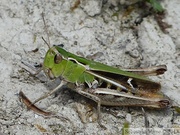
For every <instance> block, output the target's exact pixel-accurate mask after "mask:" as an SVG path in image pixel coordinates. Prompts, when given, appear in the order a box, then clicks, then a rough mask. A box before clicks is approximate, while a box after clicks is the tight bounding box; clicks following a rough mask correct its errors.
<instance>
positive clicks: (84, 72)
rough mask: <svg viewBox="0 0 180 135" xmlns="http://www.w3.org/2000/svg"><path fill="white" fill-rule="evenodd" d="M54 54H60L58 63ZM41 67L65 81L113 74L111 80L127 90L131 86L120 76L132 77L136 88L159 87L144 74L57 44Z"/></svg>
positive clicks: (151, 88) (150, 88)
mask: <svg viewBox="0 0 180 135" xmlns="http://www.w3.org/2000/svg"><path fill="white" fill-rule="evenodd" d="M56 55H60V56H61V57H62V59H61V60H60V62H58V63H55V58H56ZM43 68H44V71H45V73H46V74H48V76H52V77H51V78H56V77H60V76H61V77H63V78H64V79H65V80H66V81H68V82H72V83H85V82H86V83H92V82H93V81H94V79H95V77H97V76H96V75H100V76H103V77H104V78H109V75H110V74H111V76H112V75H113V77H114V78H115V79H114V78H113V79H112V80H113V81H116V82H117V83H120V84H121V85H123V86H124V87H126V88H127V90H130V89H132V88H131V87H130V86H129V85H128V84H127V82H126V81H127V80H122V79H121V78H125V77H126V78H127V77H128V78H132V79H133V80H134V81H135V82H136V87H137V88H138V90H139V89H143V90H145V89H146V90H148V91H151V92H155V91H158V90H159V89H160V87H161V86H160V84H159V83H156V82H153V81H151V80H149V79H148V78H146V77H144V76H141V75H137V74H135V73H131V72H127V71H123V70H120V69H118V68H114V67H111V66H108V65H105V64H102V63H99V62H95V61H92V60H88V59H85V58H83V57H80V56H77V55H75V54H72V53H70V52H67V51H66V50H64V49H62V48H61V47H59V46H54V47H52V48H50V49H49V50H48V52H47V53H46V56H45V59H44V64H43ZM106 74H107V75H106ZM110 79H111V78H110ZM118 79H119V80H118Z"/></svg>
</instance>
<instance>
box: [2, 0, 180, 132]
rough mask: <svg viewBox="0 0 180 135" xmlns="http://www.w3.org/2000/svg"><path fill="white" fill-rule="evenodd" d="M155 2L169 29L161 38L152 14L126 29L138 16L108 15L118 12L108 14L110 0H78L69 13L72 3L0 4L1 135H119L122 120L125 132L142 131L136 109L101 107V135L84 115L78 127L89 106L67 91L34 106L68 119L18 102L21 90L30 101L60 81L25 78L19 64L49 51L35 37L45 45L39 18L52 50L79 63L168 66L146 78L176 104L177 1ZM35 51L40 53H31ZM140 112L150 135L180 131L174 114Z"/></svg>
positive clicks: (179, 60)
mask: <svg viewBox="0 0 180 135" xmlns="http://www.w3.org/2000/svg"><path fill="white" fill-rule="evenodd" d="M161 2H162V5H163V7H164V8H165V9H166V14H165V18H164V19H163V21H164V22H166V23H168V24H169V25H171V26H172V27H170V28H167V29H166V31H167V32H166V33H164V32H162V30H161V29H160V27H159V25H158V24H157V21H156V20H155V19H154V17H153V15H149V16H147V17H145V18H144V19H143V21H142V23H140V24H139V25H138V26H136V27H135V28H134V29H132V27H131V26H134V23H133V21H134V20H135V19H136V18H137V17H138V14H137V13H136V12H134V13H133V12H132V13H130V15H127V16H125V17H123V15H124V12H125V11H123V10H120V11H121V12H117V13H118V17H112V15H113V14H114V13H115V12H116V11H117V10H118V9H117V7H116V8H115V9H110V8H109V7H110V5H111V4H114V1H109V3H106V4H102V1H100V0H99V1H96V0H91V1H88V0H84V1H81V3H80V5H78V6H77V8H75V9H74V10H73V11H72V7H73V6H74V4H75V1H73V0H69V1H66V0H59V1H55V0H54V1H48V0H45V1H31V0H29V1H15V0H9V1H7V0H1V1H0V114H1V115H0V132H1V133H0V134H10V135H25V134H28V135H31V134H32V135H40V134H49V135H50V134H51V135H53V134H77V135H84V134H85V135H90V134H106V135H109V134H121V129H122V126H123V123H125V122H126V121H128V122H130V127H131V128H141V129H142V128H144V127H145V125H144V116H143V113H142V110H141V108H127V107H122V108H120V107H119V108H107V107H103V108H102V110H103V111H102V123H103V124H104V125H105V126H106V128H107V129H106V130H104V129H102V128H101V127H100V126H99V125H98V123H97V122H96V117H95V116H94V117H93V116H91V117H88V118H87V120H84V123H83V122H82V120H81V118H80V116H82V118H84V117H85V114H86V109H91V107H88V106H91V105H90V104H89V103H90V102H89V101H87V100H86V99H85V98H83V97H82V96H80V95H78V94H76V93H74V92H72V91H69V90H63V91H60V92H59V94H58V95H57V96H56V97H54V96H50V97H48V98H46V99H44V100H43V101H41V102H39V103H37V105H38V106H39V107H40V108H43V109H47V110H49V111H52V112H55V113H56V114H58V115H60V116H63V117H65V118H68V119H69V120H63V119H61V118H55V117H50V118H44V117H42V116H40V115H37V114H35V113H34V112H33V111H30V110H27V109H26V107H25V106H23V105H22V103H21V102H20V101H19V98H18V93H19V91H20V90H22V91H23V92H24V93H25V94H26V96H27V97H29V98H30V99H31V100H32V101H34V100H35V99H37V98H38V97H40V96H41V95H43V93H45V92H48V91H49V90H50V89H52V88H53V87H55V84H57V83H58V80H57V81H55V82H54V81H50V80H48V79H47V78H45V77H42V76H41V77H38V78H34V77H32V76H30V75H29V73H28V72H27V71H25V70H23V68H22V64H21V60H25V61H28V62H31V64H34V63H41V62H43V58H44V56H45V53H46V51H47V50H48V47H47V45H46V44H45V43H44V42H43V40H42V39H41V37H42V36H43V37H44V38H45V39H47V35H46V33H45V29H44V24H43V21H42V17H41V13H42V12H44V14H45V18H46V23H47V25H48V31H49V37H50V42H51V45H54V44H55V45H58V44H64V48H65V49H66V50H67V51H70V52H72V53H75V54H78V55H81V56H83V57H87V56H89V55H93V54H96V53H97V54H100V55H98V56H96V57H94V60H96V61H100V62H102V63H105V64H108V65H111V66H117V67H126V68H134V67H139V66H140V67H149V66H154V65H162V64H165V65H167V68H168V71H167V72H166V73H165V74H164V75H161V76H158V77H153V78H152V79H153V80H156V81H158V82H160V83H161V84H162V91H163V93H164V94H166V95H167V96H169V98H170V99H171V100H172V101H173V104H175V105H177V104H180V98H179V97H180V89H179V88H180V40H179V36H180V23H179V22H180V14H179V13H180V8H179V6H180V1H179V0H172V1H170V2H169V1H168V0H162V1H161ZM102 5H103V6H102ZM114 5H115V4H114ZM134 11H135V10H134ZM36 48H38V51H37V52H33V51H32V50H34V49H36ZM94 110H96V109H94ZM84 111H85V112H84ZM145 111H146V113H147V116H148V120H149V124H150V125H149V127H150V128H152V129H156V130H155V131H156V132H154V134H162V131H164V133H167V134H168V131H169V130H165V129H170V132H171V133H175V134H178V132H180V130H174V129H178V128H180V116H174V115H173V114H175V115H176V112H174V111H173V109H171V108H170V109H166V110H149V109H145ZM112 112H113V114H116V117H115V116H114V115H112ZM93 113H94V112H93ZM95 114H96V113H95ZM84 119H86V118H84ZM140 131H142V130H140ZM140 131H139V132H138V133H140ZM158 131H159V132H158ZM175 131H177V132H175ZM141 133H142V132H141ZM133 134H135V132H134V133H133ZM142 134H143V133H142Z"/></svg>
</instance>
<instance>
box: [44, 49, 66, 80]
mask: <svg viewBox="0 0 180 135" xmlns="http://www.w3.org/2000/svg"><path fill="white" fill-rule="evenodd" d="M63 61H64V59H63V56H62V55H61V54H60V53H59V52H58V50H57V49H56V47H55V46H53V47H51V48H50V49H49V50H48V51H47V53H46V56H45V58H44V63H43V70H44V72H45V74H46V75H47V76H48V77H49V78H50V79H54V78H56V77H59V76H60V75H61V74H62V72H63V67H64V64H63V63H64V62H63Z"/></svg>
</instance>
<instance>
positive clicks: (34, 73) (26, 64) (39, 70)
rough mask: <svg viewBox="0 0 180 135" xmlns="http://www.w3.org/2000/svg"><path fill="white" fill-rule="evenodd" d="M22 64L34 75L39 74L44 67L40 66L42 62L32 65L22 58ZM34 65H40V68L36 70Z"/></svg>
mask: <svg viewBox="0 0 180 135" xmlns="http://www.w3.org/2000/svg"><path fill="white" fill-rule="evenodd" d="M21 63H22V64H21V66H22V68H24V69H25V70H26V71H28V72H29V73H30V74H31V75H32V76H36V75H38V74H39V73H40V72H41V71H42V67H41V66H40V65H41V64H38V65H39V66H37V64H36V65H35V66H32V65H31V64H29V63H28V62H27V61H24V60H21ZM34 67H40V69H38V70H36V69H35V68H34Z"/></svg>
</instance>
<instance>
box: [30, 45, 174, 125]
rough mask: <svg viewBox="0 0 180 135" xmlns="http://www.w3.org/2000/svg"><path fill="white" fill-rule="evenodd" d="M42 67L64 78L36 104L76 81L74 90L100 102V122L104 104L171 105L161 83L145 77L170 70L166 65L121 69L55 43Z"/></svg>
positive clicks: (56, 76)
mask: <svg viewBox="0 0 180 135" xmlns="http://www.w3.org/2000/svg"><path fill="white" fill-rule="evenodd" d="M48 45H49V44H48ZM42 69H43V71H44V72H45V74H46V75H47V76H48V77H49V78H50V79H55V78H59V77H61V78H62V81H61V83H60V84H59V85H58V86H57V87H56V88H55V89H53V90H51V91H50V92H49V93H47V94H45V95H44V96H42V97H40V98H39V99H37V100H35V101H34V102H33V104H35V103H36V102H38V101H40V100H42V99H44V98H46V97H47V96H49V95H51V94H52V93H54V92H55V91H57V90H58V89H59V88H60V87H62V86H63V85H66V84H67V83H73V84H76V87H75V88H74V89H73V90H74V91H75V92H77V93H79V94H80V95H83V96H85V97H87V98H90V99H92V100H94V101H95V102H97V110H98V122H99V124H100V125H101V123H100V117H101V116H100V107H101V105H105V106H140V107H152V108H167V107H169V106H170V104H171V103H170V100H169V98H167V97H166V96H164V95H163V94H162V93H161V92H160V89H161V85H160V84H159V83H157V82H154V81H152V80H150V79H148V78H147V77H145V75H159V74H163V73H164V72H165V71H166V70H167V68H166V66H165V65H161V66H157V67H151V68H147V69H123V70H121V69H118V68H115V67H111V66H108V65H105V64H102V63H99V62H95V61H92V60H88V59H86V58H83V57H80V56H77V55H75V54H72V53H70V52H67V51H66V50H64V49H63V48H62V47H60V46H53V47H49V50H48V51H47V53H46V56H45V58H44V63H43V67H42Z"/></svg>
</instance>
